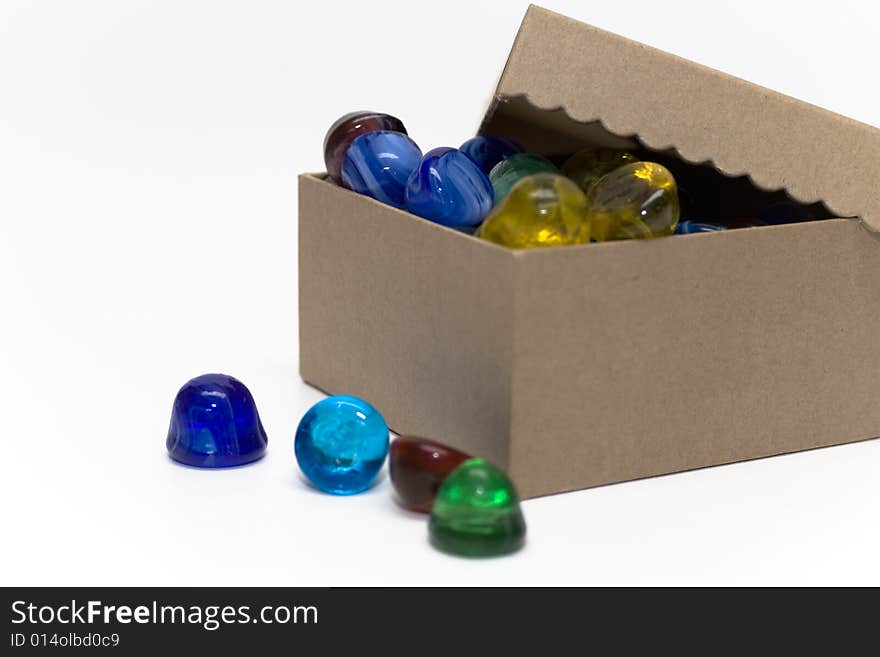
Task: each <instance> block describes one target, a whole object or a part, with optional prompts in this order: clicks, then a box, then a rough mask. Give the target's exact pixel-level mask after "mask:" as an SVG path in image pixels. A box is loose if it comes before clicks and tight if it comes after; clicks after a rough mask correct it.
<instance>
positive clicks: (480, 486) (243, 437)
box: [166, 374, 526, 556]
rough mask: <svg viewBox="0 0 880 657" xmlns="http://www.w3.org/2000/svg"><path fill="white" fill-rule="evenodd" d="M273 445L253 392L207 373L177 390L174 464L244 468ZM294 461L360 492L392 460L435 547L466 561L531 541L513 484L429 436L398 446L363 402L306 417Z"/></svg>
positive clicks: (403, 492) (330, 488) (327, 484)
mask: <svg viewBox="0 0 880 657" xmlns="http://www.w3.org/2000/svg"><path fill="white" fill-rule="evenodd" d="M267 445H268V440H267V438H266V432H265V430H264V429H263V425H262V423H261V422H260V417H259V414H258V413H257V408H256V404H255V403H254V399H253V396H252V395H251V393H250V391H249V390H248V389H247V387H245V385H244V384H243V383H241V382H240V381H238V380H237V379H235V378H233V377H231V376H227V375H225V374H205V375H203V376H199V377H196V378H194V379H192V380H190V381H188V382H187V383H186V384H184V386H183V387H182V388H181V389H180V391H179V392H178V393H177V396H176V397H175V399H174V405H173V408H172V411H171V425H170V428H169V430H168V439H167V442H166V446H167V449H168V453H169V455H170V456H171V458H172V459H174V460H175V461H178V462H180V463H184V464H186V465H190V466H194V467H200V468H222V467H230V466H237V465H244V464H245V463H250V462H251V461H255V460H257V459H259V458H261V457H262V456H263V455H264V454H265V453H266V448H267ZM294 452H295V454H296V460H297V463H298V464H299V467H300V469H301V470H302V472H303V474H304V475H305V477H306V478H307V479H308V480H309V481H310V482H311V483H312V484H313V485H314V486H315V487H316V488H318V489H319V490H321V491H324V492H326V493H332V494H336V495H353V494H356V493H360V492H362V491H364V490H367V489H368V488H370V487H371V486H372V485H373V484H374V483H375V481H376V478H377V476H378V475H379V473H380V471H381V469H382V466H383V464H384V463H385V459H386V457H389V463H388V465H389V474H390V478H391V483H392V485H393V487H394V490H395V492H396V496H397V501H398V502H399V503H400V504H401V505H402V506H404V507H405V508H407V509H410V510H412V511H416V512H421V513H430V514H431V515H430V520H429V524H428V526H429V536H430V540H431V543H432V544H433V545H434V546H436V547H437V548H439V549H441V550H443V551H445V552H449V553H452V554H458V555H465V556H495V555H501V554H507V553H510V552H514V551H516V550H518V549H519V548H520V547H522V545H523V544H524V542H525V532H526V526H525V520H524V519H523V515H522V511H521V510H520V505H519V498H518V496H517V493H516V489H515V488H514V486H513V483H512V482H511V481H510V479H509V478H508V477H507V475H505V474H504V473H503V472H502V471H501V470H499V469H498V468H496V467H495V466H494V465H492V464H491V463H488V462H487V461H485V460H483V459H479V458H471V457H469V456H468V455H467V454H464V453H462V452H460V451H458V450H455V449H453V448H451V447H448V446H446V445H443V444H441V443H438V442H434V441H431V440H426V439H423V438H415V437H405V436H401V437H399V438H396V439H395V440H394V442H393V443H391V445H390V450H389V432H388V426H387V424H386V423H385V420H384V419H383V418H382V415H381V414H380V413H379V412H378V411H377V410H376V409H375V408H373V407H372V406H371V405H370V404H368V403H367V402H365V401H363V400H361V399H358V398H356V397H350V396H345V395H337V396H333V397H328V398H326V399H323V400H321V401H320V402H318V403H317V404H315V405H314V406H312V408H310V409H309V410H308V411H307V412H306V414H305V415H304V416H303V418H302V420H300V423H299V427H298V428H297V431H296V438H295V440H294Z"/></svg>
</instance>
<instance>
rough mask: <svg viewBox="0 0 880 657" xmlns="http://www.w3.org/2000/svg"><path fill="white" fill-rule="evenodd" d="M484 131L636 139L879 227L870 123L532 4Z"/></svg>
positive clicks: (875, 148)
mask: <svg viewBox="0 0 880 657" xmlns="http://www.w3.org/2000/svg"><path fill="white" fill-rule="evenodd" d="M526 126H528V129H526ZM481 132H483V133H486V134H493V135H498V136H507V137H511V138H514V139H517V140H519V141H520V142H521V143H523V145H524V146H525V147H526V149H527V150H534V151H537V152H542V153H545V154H548V153H556V154H560V153H563V152H566V151H568V152H571V150H572V148H571V146H572V143H575V144H579V143H584V142H587V143H595V144H602V145H609V146H620V147H626V146H628V145H633V144H634V143H639V142H640V143H641V144H642V145H644V146H646V147H648V148H650V149H654V150H660V151H666V150H672V151H674V152H676V153H677V154H678V155H679V156H680V157H682V158H684V159H685V160H687V161H689V162H691V163H708V164H711V165H712V166H714V167H715V168H717V169H718V170H719V171H720V172H721V173H723V174H726V175H729V176H741V175H748V176H749V177H750V178H751V180H752V181H753V182H754V183H755V184H756V185H757V186H759V187H761V188H763V189H765V190H778V189H784V190H786V191H787V192H788V193H789V194H790V195H791V196H792V197H793V198H795V199H796V200H797V201H800V202H802V203H814V202H817V201H823V202H824V203H825V204H826V205H827V206H828V208H829V209H831V210H832V212H834V213H835V215H836V216H840V217H849V216H859V217H861V218H862V219H863V220H864V221H865V223H866V224H868V225H869V226H870V227H871V228H874V229H876V230H880V130H878V129H877V128H874V127H872V126H869V125H866V124H864V123H859V122H858V121H854V120H852V119H849V118H846V117H843V116H840V115H838V114H834V113H833V112H829V111H827V110H824V109H821V108H819V107H816V106H814V105H810V104H809V103H805V102H802V101H799V100H796V99H794V98H791V97H788V96H785V95H783V94H780V93H777V92H775V91H771V90H768V89H765V88H763V87H760V86H757V85H755V84H752V83H749V82H746V81H744V80H741V79H739V78H735V77H733V76H730V75H727V74H724V73H721V72H719V71H716V70H713V69H710V68H707V67H705V66H701V65H699V64H695V63H693V62H690V61H688V60H686V59H683V58H681V57H677V56H675V55H672V54H669V53H665V52H662V51H660V50H657V49H654V48H651V47H649V46H646V45H643V44H640V43H637V42H635V41H631V40H629V39H625V38H623V37H620V36H617V35H614V34H611V33H609V32H605V31H603V30H600V29H598V28H595V27H592V26H590V25H586V24H584V23H580V22H578V21H575V20H572V19H570V18H567V17H565V16H562V15H560V14H556V13H554V12H551V11H548V10H546V9H542V8H540V7H536V6H534V5H532V6H530V7H529V9H528V11H527V13H526V16H525V18H524V19H523V22H522V25H521V27H520V30H519V33H518V34H517V37H516V40H515V42H514V44H513V48H512V49H511V52H510V56H509V58H508V61H507V65H506V66H505V68H504V72H503V73H502V76H501V79H500V81H499V83H498V87H497V89H496V92H495V98H494V101H493V102H492V104H491V106H490V108H489V111H488V112H487V114H486V118H485V119H484V122H483V125H482V128H481ZM566 146H567V148H566Z"/></svg>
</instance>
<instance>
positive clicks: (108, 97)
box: [0, 0, 880, 585]
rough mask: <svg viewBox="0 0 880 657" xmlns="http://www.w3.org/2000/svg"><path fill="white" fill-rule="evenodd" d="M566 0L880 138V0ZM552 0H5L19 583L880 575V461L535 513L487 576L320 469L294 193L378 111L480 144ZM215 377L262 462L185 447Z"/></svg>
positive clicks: (701, 483)
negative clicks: (348, 124)
mask: <svg viewBox="0 0 880 657" xmlns="http://www.w3.org/2000/svg"><path fill="white" fill-rule="evenodd" d="M545 4H546V5H547V6H548V7H550V8H553V9H557V10H558V11H561V12H563V13H566V14H568V15H570V16H573V17H575V18H579V19H582V20H585V21H588V22H591V23H593V24H595V25H598V26H600V27H603V28H606V29H609V30H612V31H614V32H617V33H620V34H623V35H625V36H628V37H631V38H634V39H637V40H640V41H643V42H647V43H649V44H651V45H654V46H658V47H660V48H662V49H665V50H668V51H671V52H674V53H676V54H679V55H682V56H685V57H688V58H691V59H694V60H697V61H699V62H701V63H703V64H707V65H709V66H713V67H715V68H719V69H721V70H724V71H727V72H730V73H733V74H735V75H738V76H740V77H744V78H747V79H749V80H752V81H754V82H757V83H759V84H763V85H767V86H770V87H772V88H775V89H778V90H780V91H783V92H785V93H788V94H791V95H794V96H797V97H799V98H802V99H804V100H808V101H810V102H813V103H816V104H818V105H821V106H824V107H827V108H829V109H832V110H834V111H838V112H841V113H843V114H846V115H848V116H851V117H853V118H856V119H859V120H861V121H864V122H867V123H871V124H873V125H880V102H878V101H880V95H878V89H877V83H878V76H877V61H878V59H877V43H878V41H880V28H878V22H880V13H878V9H877V4H876V3H874V2H871V1H868V0H865V1H864V2H845V1H841V0H837V1H835V2H827V3H812V2H804V1H800V2H778V3H768V2H766V0H759V1H756V2H737V3H733V4H731V3H713V2H705V1H701V2H684V1H673V0H664V1H663V2H651V3H649V2H621V1H620V0H615V1H613V2H553V1H551V0H545ZM525 6H526V3H525V2H518V1H517V2H513V1H508V2H501V1H499V2H475V1H474V0H469V1H467V2H453V1H450V0H444V1H443V2H428V3H421V2H419V3H417V2H413V1H412V0H409V1H408V2H380V1H378V0H373V1H372V2H333V1H330V0H320V1H319V2H313V3H302V2H296V1H294V0H287V1H285V2H253V1H245V0H242V1H241V2H228V1H225V2H208V1H207V0H205V1H203V2H187V1H182V0H173V1H164V2H156V1H152V2H146V1H144V2H133V1H129V2H122V1H113V2H111V1H106V2H84V1H74V0H65V1H58V2H49V1H35V0H12V1H10V0H0V291H2V297H0V300H2V305H0V309H2V310H0V413H2V414H0V523H2V529H0V534H2V540H0V584H4V585H12V584H21V585H51V584H92V585H135V584H144V585H164V584H167V585H198V584H205V585H223V584H235V585H244V584H254V585H346V584H347V585H356V584H407V585H410V584H416V585H418V584H660V583H663V584H875V585H876V584H880V560H878V559H877V555H878V553H880V520H878V518H880V513H878V502H880V476H878V474H880V441H869V442H865V443H861V444H855V445H850V446H845V447H837V448H831V449H823V450H818V451H813V452H809V453H802V454H797V455H792V456H785V457H778V458H772V459H765V460H761V461H755V462H750V463H743V464H737V465H731V466H727V467H719V468H710V469H706V470H701V471H697V472H690V473H686V474H679V475H673V476H667V477H660V478H654V479H649V480H644V481H639V482H633V483H626V484H621V485H615V486H606V487H602V488H598V489H593V490H588V491H582V492H578V493H570V494H566V495H558V496H555V497H549V498H543V499H538V500H531V501H528V502H526V503H525V504H524V511H525V514H526V517H527V521H528V525H529V538H528V545H527V547H526V549H525V550H524V551H523V552H521V553H519V554H518V555H516V556H512V557H508V558H502V559H496V560H488V561H486V560H482V561H472V560H463V559H458V558H454V557H449V556H445V555H443V554H440V553H437V552H435V551H434V550H433V549H432V548H431V547H430V546H429V545H428V543H427V531H426V523H425V520H424V518H423V517H418V516H414V515H410V514H406V513H404V512H402V511H401V510H399V509H398V508H397V507H396V506H395V505H394V503H393V502H392V501H391V496H390V486H389V483H388V481H387V479H384V480H383V481H382V483H381V484H380V485H378V486H376V487H374V488H373V489H372V490H370V491H369V492H368V493H366V494H364V495H361V496H356V497H352V498H337V497H332V496H328V495H323V494H320V493H317V492H315V491H313V490H312V489H310V488H309V487H307V486H306V485H305V484H304V483H303V482H302V481H301V480H300V478H299V476H298V473H297V468H296V465H295V462H294V458H293V449H292V443H293V435H294V431H295V428H296V425H297V422H298V421H299V418H300V416H301V415H302V414H303V413H304V412H305V410H306V409H307V408H308V407H309V406H310V405H311V404H312V403H314V402H315V401H317V400H318V399H319V398H320V397H321V395H320V393H318V392H317V391H315V390H313V389H311V388H309V387H307V386H306V385H304V384H303V383H302V382H301V381H300V379H299V376H298V374H297V316H296V309H297V298H296V294H297V285H296V253H297V244H296V174H297V173H299V172H302V171H314V170H320V169H322V168H323V164H322V154H321V143H322V139H323V136H324V131H325V130H326V128H327V126H328V125H329V124H330V123H331V122H332V121H333V120H334V119H335V118H336V117H337V116H338V115H340V114H342V113H345V112H348V111H350V110H353V109H361V108H371V109H372V108H375V109H380V110H384V111H387V112H390V113H392V114H395V115H396V116H399V117H401V118H402V119H403V120H404V122H405V123H406V125H407V127H408V129H409V131H410V134H411V135H412V136H413V137H414V138H415V139H416V141H417V142H418V143H419V144H420V145H421V146H422V147H423V148H424V149H425V150H427V149H428V148H431V147H434V146H440V145H457V144H459V143H460V142H462V141H463V140H464V139H466V138H467V137H469V136H471V135H472V134H473V132H474V131H475V129H476V127H477V125H478V123H479V119H480V116H481V113H482V111H483V109H484V107H485V104H486V102H487V100H488V97H489V95H490V93H491V91H492V89H493V88H494V84H495V82H496V78H497V76H498V74H499V72H500V70H501V67H502V66H503V64H504V61H505V58H506V55H507V51H508V49H509V47H510V44H511V43H512V41H513V38H514V35H515V33H516V29H517V26H518V25H519V21H520V19H521V17H522V14H523V11H524V10H525ZM552 47H553V44H548V48H552ZM560 65H564V59H563V58H561V59H560ZM657 84H663V81H662V80H658V81H657ZM657 111H658V112H662V111H663V110H662V108H657ZM327 357H328V358H332V357H333V355H332V354H328V355H327ZM210 371H221V372H227V373H230V374H234V375H235V376H237V377H239V378H240V379H242V380H243V381H244V382H245V383H246V384H247V385H248V386H249V387H250V389H251V391H252V392H253V394H254V396H255V398H256V399H257V403H258V406H259V410H260V412H261V415H262V418H263V422H264V425H265V427H266V429H267V432H268V434H269V438H270V448H269V453H268V456H267V457H266V458H265V459H264V460H263V461H261V462H258V463H256V464H254V465H252V466H249V467H244V468H239V469H232V470H226V471H199V470H194V469H187V468H183V467H180V466H177V465H174V464H173V463H171V462H170V461H169V460H168V458H167V457H166V454H165V448H164V444H165V435H166V432H167V428H168V420H169V415H170V410H171V402H172V399H173V397H174V394H175V392H176V391H177V389H178V388H179V387H180V385H181V384H182V383H183V382H184V381H186V380H187V379H188V378H191V377H193V376H196V375H198V374H201V373H204V372H210ZM878 378H880V372H878ZM878 403H880V400H878ZM536 440H540V436H536Z"/></svg>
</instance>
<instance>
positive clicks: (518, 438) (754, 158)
mask: <svg viewBox="0 0 880 657" xmlns="http://www.w3.org/2000/svg"><path fill="white" fill-rule="evenodd" d="M547 43H552V44H554V47H553V48H547V47H546V44H547ZM562 61H564V66H563V65H561V62H562ZM481 131H482V132H483V133H485V134H493V135H499V136H506V137H511V138H514V139H517V140H519V141H520V142H521V143H523V144H524V145H525V146H526V147H527V148H528V150H530V151H533V152H538V153H543V154H546V155H558V154H564V153H571V152H574V151H576V150H578V149H579V148H581V147H584V146H586V145H591V144H607V145H615V144H616V145H622V146H627V147H637V148H640V149H646V150H648V151H654V152H653V153H652V155H653V159H658V160H660V161H663V162H664V163H667V164H668V165H669V166H670V167H672V168H673V171H674V173H675V174H676V177H677V178H678V179H679V181H680V183H681V184H682V186H683V187H685V189H689V190H690V191H691V192H692V193H693V194H694V196H697V197H699V198H700V199H702V200H701V201H700V202H699V203H698V204H697V206H696V207H697V208H698V210H699V211H701V212H706V213H707V215H705V216H700V217H697V218H701V219H706V220H711V219H712V218H713V216H712V214H711V213H713V212H715V213H717V214H718V216H717V217H715V218H720V217H721V216H724V217H728V218H730V217H735V216H749V213H751V212H753V211H754V210H755V209H757V208H759V207H761V206H762V205H766V204H767V203H768V202H769V201H773V200H778V199H780V198H787V197H786V192H787V193H788V194H790V195H791V197H793V198H794V199H796V200H797V201H800V202H803V203H808V204H813V205H812V206H811V207H812V209H813V211H815V212H816V213H817V216H820V217H825V218H826V219H825V220H818V221H811V222H804V223H793V224H787V225H780V226H769V227H759V228H744V229H737V230H730V231H727V232H721V233H704V234H696V235H688V236H676V237H666V238H661V239H655V240H635V241H626V242H612V243H603V244H588V245H583V246H569V247H559V248H548V249H534V250H522V251H514V250H509V249H505V248H502V247H499V246H497V245H494V244H491V243H488V242H485V241H482V240H480V239H477V238H475V237H471V236H468V235H465V234H462V233H459V232H456V231H454V230H450V229H447V228H444V227H442V226H439V225H436V224H433V223H431V222H429V221H425V220H423V219H420V218H417V217H415V216H413V215H410V214H408V213H406V212H402V211H399V210H396V209H394V208H392V207H389V206H386V205H383V204H381V203H378V202H376V201H374V200H372V199H370V198H367V197H365V196H359V195H357V194H354V193H352V192H350V191H348V190H345V189H343V188H341V187H337V186H334V185H332V184H330V183H327V182H324V181H323V180H322V179H321V178H320V176H316V175H303V176H301V177H300V183H299V184H300V188H299V202H300V217H299V220H300V226H299V230H300V234H299V249H300V253H299V267H300V276H299V280H300V294H299V300H300V367H301V374H302V377H303V378H304V379H305V380H306V381H307V382H309V383H311V384H313V385H315V386H317V387H318V388H321V389H323V390H325V391H327V392H330V393H348V394H353V395H357V396H360V397H363V398H365V399H367V400H369V401H370V402H371V403H373V404H374V405H375V406H376V407H377V408H379V409H380V410H381V411H382V413H383V414H384V415H385V417H386V419H387V420H388V422H389V424H390V426H391V427H392V428H393V429H394V430H396V431H398V432H400V433H406V434H415V435H423V436H427V437H431V438H435V439H437V440H441V441H443V442H446V443H448V444H450V445H452V446H455V447H457V448H460V449H463V450H466V451H468V452H470V453H472V454H475V455H479V456H483V457H486V458H488V459H491V460H492V461H494V462H496V463H498V464H499V465H500V466H502V467H505V468H506V469H507V470H508V471H509V472H510V474H511V475H512V477H513V478H514V480H515V482H516V483H517V485H518V487H519V489H520V492H521V493H522V494H523V496H525V497H532V496H537V495H545V494H549V493H556V492H561V491H567V490H573V489H578V488H584V487H588V486H595V485H599V484H607V483H611V482H618V481H623V480H628V479H634V478H639V477H646V476H651V475H659V474H664V473H670V472H676V471H681V470H688V469H691V468H700V467H704V466H709V465H716V464H721V463H729V462H732V461H739V460H744V459H752V458H758V457H763V456H769V455H773V454H780V453H783V452H791V451H796V450H803V449H810V448H814V447H820V446H825V445H832V444H837V443H845V442H851V441H858V440H864V439H866V438H871V437H874V436H877V435H878V434H880V403H878V402H877V389H878V384H880V340H878V337H877V336H880V285H878V276H877V273H878V272H880V241H878V240H877V239H876V238H875V236H874V235H873V234H872V233H871V232H870V231H869V230H868V227H871V226H873V227H875V228H878V227H880V185H878V181H880V131H878V130H876V129H874V128H872V127H870V126H866V125H863V124H860V123H857V122H855V121H852V120H849V119H846V118H843V117H840V116H837V115H834V114H832V113H830V112H827V111H825V110H822V109H819V108H817V107H813V106H811V105H807V104H805V103H802V102H799V101H797V100H794V99H791V98H788V97H785V96H782V95H779V94H777V93H774V92H772V91H768V90H766V89H762V88H760V87H757V86H755V85H752V84H749V83H747V82H744V81H742V80H738V79H735V78H732V77H730V76H728V75H724V74H721V73H719V72H717V71H713V70H710V69H707V68H704V67H702V66H699V65H697V64H693V63H691V62H688V61H686V60H683V59H681V58H678V57H675V56H672V55H669V54H666V53H663V52H659V51H657V50H654V49H651V48H649V47H647V46H644V45H641V44H638V43H634V42H632V41H628V40H626V39H623V38H621V37H618V36H615V35H612V34H608V33H606V32H603V31H601V30H598V29H595V28H592V27H589V26H587V25H584V24H581V23H578V22H576V21H573V20H570V19H567V18H565V17H562V16H559V15H557V14H554V13H551V12H549V11H546V10H543V9H539V8H535V7H532V8H530V9H529V11H528V13H527V14H526V17H525V19H524V21H523V24H522V27H521V28H520V31H519V34H518V35H517V38H516V42H515V44H514V46H513V49H512V51H511V53H510V57H509V60H508V62H507V65H506V67H505V70H504V73H503V75H502V77H501V80H500V82H499V84H498V88H497V91H496V94H495V99H494V101H493V103H492V105H491V107H490V108H489V111H488V112H487V115H486V119H485V121H484V123H483V125H482V128H481ZM695 163H696V164H695ZM835 215H836V216H839V217H848V216H855V215H858V216H859V217H860V218H861V220H859V219H835V218H830V217H833V216H835Z"/></svg>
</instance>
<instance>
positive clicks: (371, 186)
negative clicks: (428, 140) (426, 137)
mask: <svg viewBox="0 0 880 657" xmlns="http://www.w3.org/2000/svg"><path fill="white" fill-rule="evenodd" d="M421 158H422V151H421V149H419V147H418V146H417V145H416V143H415V142H414V141H413V140H412V139H410V138H409V137H407V136H406V135H405V134H403V133H402V132H394V131H392V130H376V131H374V132H367V133H364V134H362V135H361V136H360V137H358V138H357V139H355V140H354V141H353V142H351V145H350V146H349V147H348V150H347V151H346V152H345V159H343V161H342V184H343V185H345V186H346V187H348V188H349V189H350V190H352V191H355V192H357V193H359V194H365V195H366V196H371V197H373V198H374V199H376V200H377V201H382V202H383V203H387V204H388V205H393V206H394V207H396V208H403V207H404V205H405V203H404V197H403V196H404V188H405V187H406V181H407V180H408V179H409V176H410V174H411V173H412V172H413V171H414V170H415V168H416V167H417V166H418V165H419V160H420V159H421Z"/></svg>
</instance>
